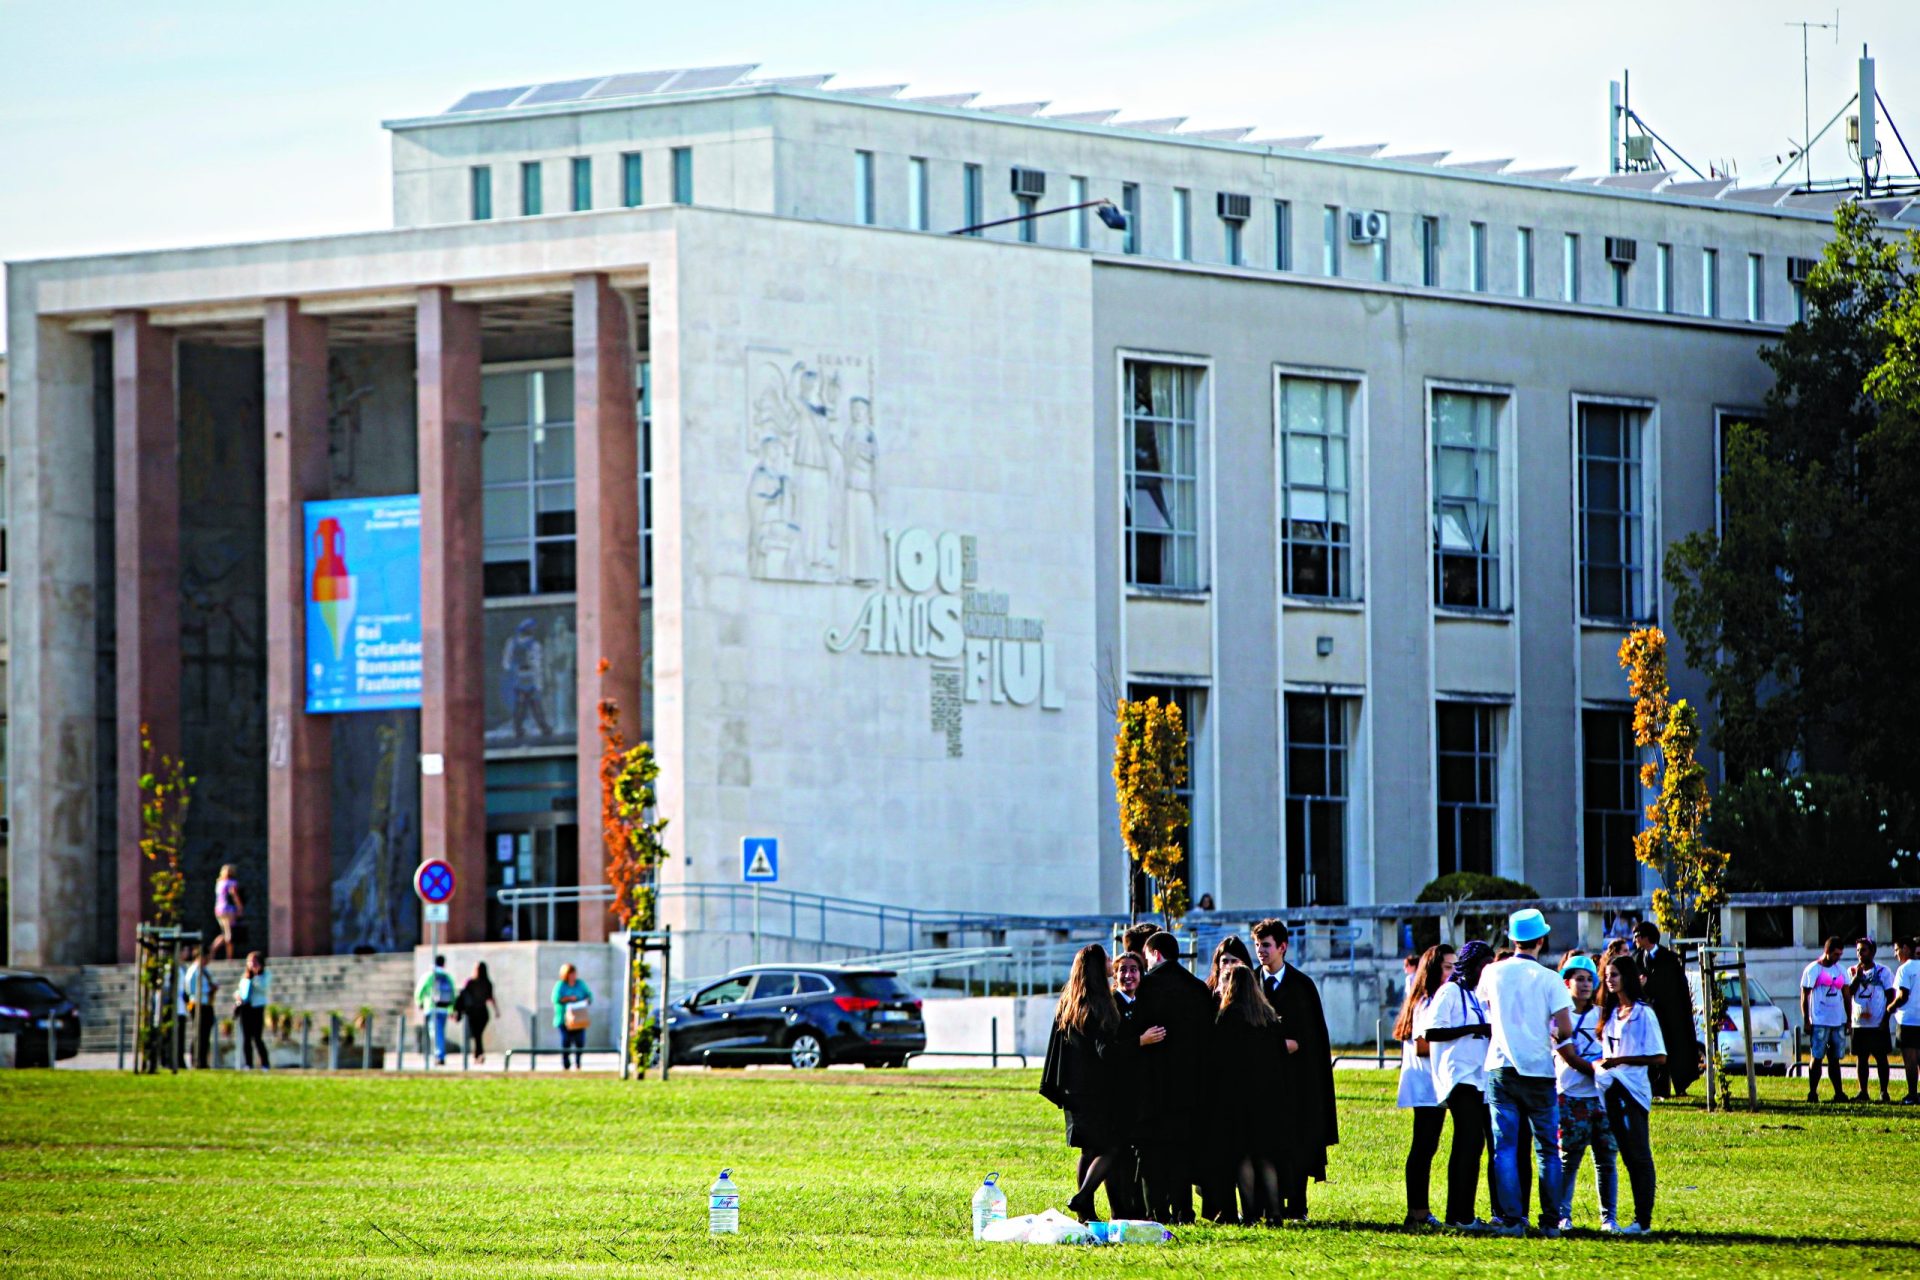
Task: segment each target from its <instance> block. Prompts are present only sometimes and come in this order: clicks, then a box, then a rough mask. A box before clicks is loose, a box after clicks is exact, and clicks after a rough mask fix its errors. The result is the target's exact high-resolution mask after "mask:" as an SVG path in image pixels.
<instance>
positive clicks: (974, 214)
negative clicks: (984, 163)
mask: <svg viewBox="0 0 1920 1280" xmlns="http://www.w3.org/2000/svg"><path fill="white" fill-rule="evenodd" d="M986 207H987V197H986V187H985V186H984V185H983V184H982V179H981V173H980V166H979V165H977V164H970V165H968V166H967V167H966V168H965V169H962V170H961V171H960V218H961V222H960V225H961V226H963V227H973V226H978V225H979V224H980V223H982V222H985V221H986V220H987V215H986ZM967 234H968V235H970V236H977V235H979V234H980V233H979V232H978V231H969V232H967Z"/></svg>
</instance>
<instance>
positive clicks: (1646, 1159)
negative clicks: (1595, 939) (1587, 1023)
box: [1595, 960, 1693, 1236]
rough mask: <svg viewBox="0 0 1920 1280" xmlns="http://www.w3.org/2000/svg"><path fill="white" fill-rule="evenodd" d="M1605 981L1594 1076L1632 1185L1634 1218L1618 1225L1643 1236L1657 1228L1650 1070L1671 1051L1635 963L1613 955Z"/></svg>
mask: <svg viewBox="0 0 1920 1280" xmlns="http://www.w3.org/2000/svg"><path fill="white" fill-rule="evenodd" d="M1606 983H1607V987H1606V993H1605V994H1604V995H1602V996H1601V997H1600V1041H1601V1047H1602V1056H1601V1059H1600V1070H1599V1072H1598V1073H1597V1074H1596V1076H1595V1080H1596V1082H1597V1083H1598V1084H1599V1086H1600V1090H1601V1093H1602V1094H1603V1095H1604V1096H1605V1097H1606V1101H1607V1123H1608V1126H1609V1127H1610V1128H1611V1129H1612V1130H1613V1141H1614V1145H1615V1146H1617V1147H1618V1148H1619V1149H1620V1160H1621V1163H1623V1164H1625V1165H1626V1166H1627V1182H1628V1184H1629V1185H1630V1186H1631V1187H1632V1189H1633V1221H1632V1222H1629V1223H1627V1224H1626V1225H1625V1226H1623V1227H1620V1228H1619V1234H1621V1235H1623V1236H1641V1235H1645V1234H1647V1232H1649V1231H1651V1230H1653V1184H1654V1180H1653V1145H1652V1143H1651V1142H1650V1141H1649V1139H1648V1135H1647V1117H1648V1115H1649V1114H1650V1113H1651V1112H1652V1110H1653V1083H1652V1081H1651V1080H1650V1079H1649V1078H1648V1073H1649V1072H1650V1071H1651V1070H1652V1069H1653V1068H1655V1067H1657V1066H1659V1065H1660V1064H1661V1061H1662V1060H1663V1059H1665V1057H1666V1056H1667V1042H1666V1038H1665V1036H1664V1034H1663V1033H1662V1032H1661V1030H1660V1021H1659V1019H1658V1018H1656V1017H1654V1016H1653V1010H1652V1009H1651V1008H1649V1007H1648V1005H1647V1004H1646V1003H1645V1002H1644V1001H1642V1000H1641V998H1640V971H1639V969H1638V967H1637V966H1635V965H1633V964H1631V963H1629V962H1628V961H1626V960H1615V961H1614V962H1613V963H1612V964H1610V965H1608V966H1607V977H1606ZM1687 1034H1688V1035H1689V1036H1691V1035H1692V1034H1693V1032H1692V1030H1691V1029H1689V1030H1688V1032H1687Z"/></svg>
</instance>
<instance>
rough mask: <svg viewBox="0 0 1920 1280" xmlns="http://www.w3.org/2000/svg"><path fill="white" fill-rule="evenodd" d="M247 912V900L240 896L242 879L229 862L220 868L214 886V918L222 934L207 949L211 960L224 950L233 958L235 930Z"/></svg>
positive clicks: (228, 956)
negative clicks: (235, 874)
mask: <svg viewBox="0 0 1920 1280" xmlns="http://www.w3.org/2000/svg"><path fill="white" fill-rule="evenodd" d="M245 913H246V902H245V901H244V900H243V899H242V898H241V897H240V881H239V880H237V879H235V878H234V874H233V864H232V863H231V862H229V863H227V864H226V865H225V866H223V867H221V868H220V878H219V879H218V880H217V881H215V882H214V886H213V920H214V923H215V924H217V925H219V926H220V936H219V937H218V938H215V939H214V940H213V945H212V946H211V947H209V948H208V949H207V958H208V959H209V960H211V959H212V958H213V957H214V954H215V953H216V952H224V953H225V955H226V957H227V959H229V960H231V959H233V930H234V928H235V926H237V925H238V924H239V923H240V917H241V916H242V915H244V914H245Z"/></svg>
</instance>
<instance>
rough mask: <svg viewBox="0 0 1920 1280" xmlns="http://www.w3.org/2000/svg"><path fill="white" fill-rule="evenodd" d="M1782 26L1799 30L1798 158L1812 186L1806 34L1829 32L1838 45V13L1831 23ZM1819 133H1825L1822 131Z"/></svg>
mask: <svg viewBox="0 0 1920 1280" xmlns="http://www.w3.org/2000/svg"><path fill="white" fill-rule="evenodd" d="M1781 25H1782V26H1788V27H1798V28H1800V136H1801V137H1803V138H1807V141H1805V142H1803V143H1801V144H1800V158H1801V159H1802V160H1803V161H1804V162H1805V168H1806V174H1807V185H1808V186H1812V185H1813V140H1812V139H1811V137H1809V135H1810V134H1812V132H1813V77H1812V72H1811V71H1809V70H1808V67H1809V63H1808V58H1807V33H1808V32H1809V31H1831V32H1833V42H1834V43H1835V44H1839V43H1840V11H1839V10H1838V9H1835V10H1834V11H1833V21H1832V22H1787V23H1782V24H1781ZM1821 132H1823V133H1824V132H1826V131H1825V130H1824V129H1823V130H1821Z"/></svg>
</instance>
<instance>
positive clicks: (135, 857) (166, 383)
mask: <svg viewBox="0 0 1920 1280" xmlns="http://www.w3.org/2000/svg"><path fill="white" fill-rule="evenodd" d="M113 503H114V521H113V559H114V691H115V707H114V745H115V761H116V769H115V777H114V813H115V823H116V825H115V837H114V843H115V846H116V848H117V857H116V861H117V864H118V866H119V901H118V904H117V908H118V909H117V922H116V926H117V927H116V929H115V939H114V941H115V952H116V954H118V955H119V957H120V959H121V961H122V962H126V961H130V960H132V959H134V957H135V954H136V951H137V947H136V946H135V943H134V929H135V926H136V925H138V924H139V923H140V920H141V918H142V917H143V916H145V915H146V913H147V911H148V908H149V907H150V905H151V903H152V900H153V873H154V872H155V871H156V870H159V869H160V868H159V864H158V863H155V862H153V861H150V860H149V859H147V858H146V857H144V856H142V854H141V852H140V799H141V794H140V776H141V774H142V772H144V771H145V770H146V768H147V767H148V766H149V764H150V763H152V762H150V761H148V760H146V759H145V758H144V757H143V755H142V753H141V750H140V737H141V727H142V726H143V725H144V726H146V729H147V732H148V736H149V738H150V740H151V741H152V743H153V747H154V751H155V752H156V753H157V754H160V755H167V756H172V757H174V758H176V759H177V758H178V757H179V755H180V418H179V412H178V409H177V406H176V398H175V391H174V340H173V335H172V334H171V333H169V332H167V331H166V330H164V329H156V328H154V327H153V325H151V324H150V323H148V321H147V316H146V313H145V312H144V311H121V312H117V313H116V314H115V315H114V317H113Z"/></svg>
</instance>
